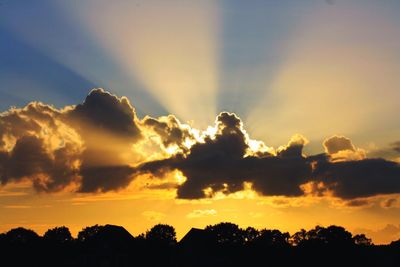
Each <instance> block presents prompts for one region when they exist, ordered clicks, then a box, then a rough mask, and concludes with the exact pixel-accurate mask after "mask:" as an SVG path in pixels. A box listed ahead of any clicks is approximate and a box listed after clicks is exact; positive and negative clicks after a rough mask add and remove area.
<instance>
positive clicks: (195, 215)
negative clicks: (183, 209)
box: [186, 209, 217, 219]
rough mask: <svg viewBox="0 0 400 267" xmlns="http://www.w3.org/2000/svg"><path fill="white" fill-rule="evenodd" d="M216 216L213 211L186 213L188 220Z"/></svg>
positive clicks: (215, 212)
mask: <svg viewBox="0 0 400 267" xmlns="http://www.w3.org/2000/svg"><path fill="white" fill-rule="evenodd" d="M216 215H217V211H216V210H214V209H209V210H193V211H192V212H190V213H188V214H187V215H186V217H187V218H189V219H194V218H203V217H208V216H216Z"/></svg>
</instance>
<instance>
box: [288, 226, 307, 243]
mask: <svg viewBox="0 0 400 267" xmlns="http://www.w3.org/2000/svg"><path fill="white" fill-rule="evenodd" d="M307 238H308V234H307V231H306V230H304V229H301V230H300V231H298V232H296V233H294V234H293V235H292V236H291V237H290V243H291V244H292V245H294V246H298V245H300V244H302V243H304V242H305V241H306V240H307Z"/></svg>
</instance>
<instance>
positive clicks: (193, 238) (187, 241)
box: [179, 228, 212, 248]
mask: <svg viewBox="0 0 400 267" xmlns="http://www.w3.org/2000/svg"><path fill="white" fill-rule="evenodd" d="M211 243H212V237H211V235H210V234H209V233H208V232H207V231H206V230H204V229H199V228H192V229H190V231H189V232H187V234H186V235H185V236H184V237H183V238H182V239H181V240H180V241H179V245H180V246H181V247H188V248H190V247H199V246H204V245H207V244H211Z"/></svg>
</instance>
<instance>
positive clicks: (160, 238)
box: [145, 224, 176, 245]
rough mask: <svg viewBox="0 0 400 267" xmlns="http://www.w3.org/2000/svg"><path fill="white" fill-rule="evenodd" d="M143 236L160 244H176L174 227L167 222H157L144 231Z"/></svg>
mask: <svg viewBox="0 0 400 267" xmlns="http://www.w3.org/2000/svg"><path fill="white" fill-rule="evenodd" d="M145 238H146V240H148V241H151V242H154V243H158V244H161V245H174V244H176V232H175V228H174V227H173V226H170V225H168V224H157V225H154V226H153V227H152V228H151V229H150V230H149V231H147V232H146V235H145Z"/></svg>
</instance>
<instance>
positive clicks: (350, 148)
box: [323, 135, 365, 161]
mask: <svg viewBox="0 0 400 267" xmlns="http://www.w3.org/2000/svg"><path fill="white" fill-rule="evenodd" d="M323 146H324V148H325V152H326V153H327V154H329V155H330V157H331V158H332V159H333V160H335V161H344V160H359V159H364V158H365V151H364V150H363V149H359V148H356V147H355V146H354V145H353V143H352V142H351V140H350V139H349V138H347V137H345V136H337V135H334V136H332V137H329V138H328V139H325V141H324V142H323Z"/></svg>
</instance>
